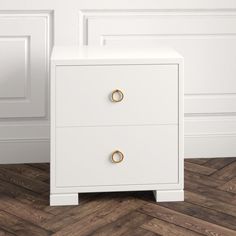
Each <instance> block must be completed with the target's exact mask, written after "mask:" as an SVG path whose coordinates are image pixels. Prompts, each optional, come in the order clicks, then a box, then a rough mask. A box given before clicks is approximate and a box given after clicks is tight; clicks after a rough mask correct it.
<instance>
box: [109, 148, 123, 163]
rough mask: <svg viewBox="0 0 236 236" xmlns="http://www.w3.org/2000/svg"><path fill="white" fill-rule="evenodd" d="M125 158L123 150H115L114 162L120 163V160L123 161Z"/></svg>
mask: <svg viewBox="0 0 236 236" xmlns="http://www.w3.org/2000/svg"><path fill="white" fill-rule="evenodd" d="M123 160H124V154H123V153H122V152H120V151H118V150H117V151H115V152H113V153H112V156H111V161H112V162H113V163H116V164H117V163H120V162H122V161H123Z"/></svg>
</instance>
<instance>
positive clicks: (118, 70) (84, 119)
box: [55, 65, 179, 126]
mask: <svg viewBox="0 0 236 236" xmlns="http://www.w3.org/2000/svg"><path fill="white" fill-rule="evenodd" d="M55 86H56V125H57V126H103V125H145V124H176V123H178V100H179V99H178V65H114V66H113V65H104V66H103V65H102V66H57V67H56V80H55ZM117 89H118V90H120V92H115V93H113V91H116V90H117ZM112 93H113V95H114V97H113V98H114V99H116V100H119V99H121V98H122V96H123V100H122V101H120V102H114V101H112Z"/></svg>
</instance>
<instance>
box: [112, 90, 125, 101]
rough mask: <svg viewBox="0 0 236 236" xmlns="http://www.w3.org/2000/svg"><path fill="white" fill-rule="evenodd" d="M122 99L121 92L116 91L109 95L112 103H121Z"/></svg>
mask: <svg viewBox="0 0 236 236" xmlns="http://www.w3.org/2000/svg"><path fill="white" fill-rule="evenodd" d="M123 99H124V94H123V93H122V91H121V90H119V89H116V90H114V91H113V92H112V94H111V100H112V102H121V101H122V100H123Z"/></svg>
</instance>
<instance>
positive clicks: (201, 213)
mask: <svg viewBox="0 0 236 236" xmlns="http://www.w3.org/2000/svg"><path fill="white" fill-rule="evenodd" d="M159 205H161V206H164V207H167V208H169V209H172V210H175V211H177V212H180V213H183V214H185V215H187V216H192V217H195V218H199V219H202V220H204V221H206V222H211V223H213V224H217V225H220V226H223V227H225V228H229V229H232V230H236V218H235V217H234V216H231V215H228V214H226V213H221V212H218V211H215V210H212V209H209V208H205V207H202V206H199V205H195V204H193V203H189V202H175V203H159Z"/></svg>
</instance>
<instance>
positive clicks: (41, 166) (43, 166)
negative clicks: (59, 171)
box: [27, 163, 50, 173]
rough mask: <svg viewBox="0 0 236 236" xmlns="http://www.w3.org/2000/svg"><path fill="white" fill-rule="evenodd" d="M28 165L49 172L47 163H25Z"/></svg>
mask: <svg viewBox="0 0 236 236" xmlns="http://www.w3.org/2000/svg"><path fill="white" fill-rule="evenodd" d="M27 165H29V166H33V167H34V168H38V169H40V170H43V171H46V172H47V173H50V164H49V163H34V164H27Z"/></svg>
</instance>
